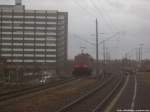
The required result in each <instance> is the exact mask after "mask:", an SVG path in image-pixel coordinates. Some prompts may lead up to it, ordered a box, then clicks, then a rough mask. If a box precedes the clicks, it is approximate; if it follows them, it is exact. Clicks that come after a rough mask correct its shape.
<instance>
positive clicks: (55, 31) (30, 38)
mask: <svg viewBox="0 0 150 112" xmlns="http://www.w3.org/2000/svg"><path fill="white" fill-rule="evenodd" d="M67 35H68V13H67V12H59V11H55V10H26V9H25V6H23V5H22V3H21V0H16V4H15V5H0V58H2V59H5V60H6V62H7V63H8V64H9V65H10V67H13V66H14V65H15V66H16V65H17V66H19V67H22V68H24V67H31V68H32V67H35V66H45V67H48V68H50V67H52V68H57V67H58V66H61V65H63V64H64V63H65V61H66V60H67Z"/></svg>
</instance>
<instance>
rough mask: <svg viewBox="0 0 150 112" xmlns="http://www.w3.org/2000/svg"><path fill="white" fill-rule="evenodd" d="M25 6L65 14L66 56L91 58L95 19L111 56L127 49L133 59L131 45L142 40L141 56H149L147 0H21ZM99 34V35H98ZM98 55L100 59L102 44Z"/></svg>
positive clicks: (6, 1) (4, 1)
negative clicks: (83, 54)
mask: <svg viewBox="0 0 150 112" xmlns="http://www.w3.org/2000/svg"><path fill="white" fill-rule="evenodd" d="M0 3H1V4H14V0H0ZM23 4H24V5H25V6H26V9H39V10H40V9H42V10H59V11H67V12H68V13H69V31H68V32H69V34H68V41H69V42H68V46H69V47H68V49H69V54H68V55H69V58H73V57H74V56H75V55H77V54H78V53H80V52H81V49H80V47H86V49H85V52H87V53H90V54H91V55H92V56H93V57H95V46H93V45H90V44H89V43H87V42H85V41H83V40H81V38H83V39H85V40H87V41H90V42H92V43H95V19H96V18H98V22H99V40H100V41H102V40H103V39H107V38H109V37H110V36H111V35H114V34H116V33H117V32H118V33H117V35H116V36H114V38H112V39H111V40H110V41H107V42H106V47H107V48H108V49H109V51H110V54H111V57H112V58H113V59H116V58H121V57H122V56H124V54H125V52H129V54H130V55H131V56H132V58H135V54H136V51H135V48H138V47H139V44H141V43H143V44H144V46H143V49H144V50H143V54H144V56H143V57H144V58H149V57H150V44H149V42H150V37H149V36H150V22H149V20H150V7H149V6H150V0H23ZM102 33H103V34H102ZM99 48H100V50H99V51H100V58H102V52H103V51H102V45H100V46H99Z"/></svg>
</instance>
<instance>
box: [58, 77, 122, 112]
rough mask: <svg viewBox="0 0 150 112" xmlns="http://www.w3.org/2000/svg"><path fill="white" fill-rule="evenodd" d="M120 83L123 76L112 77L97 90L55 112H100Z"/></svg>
mask: <svg viewBox="0 0 150 112" xmlns="http://www.w3.org/2000/svg"><path fill="white" fill-rule="evenodd" d="M122 81H123V76H121V75H119V76H118V77H116V76H112V77H110V78H108V79H107V80H106V81H104V82H103V83H102V84H101V85H99V86H98V87H97V88H95V89H93V90H91V91H90V92H89V93H87V94H85V95H84V96H82V97H80V98H78V99H76V100H75V101H73V102H71V103H70V104H67V105H66V106H64V107H63V108H61V109H59V110H58V111H56V112H102V110H103V109H104V107H105V106H106V104H107V103H108V101H109V100H110V99H111V98H112V97H113V95H114V94H115V93H116V92H117V90H118V89H119V87H120V86H121V84H122Z"/></svg>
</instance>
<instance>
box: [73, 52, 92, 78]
mask: <svg viewBox="0 0 150 112" xmlns="http://www.w3.org/2000/svg"><path fill="white" fill-rule="evenodd" d="M92 71H93V58H92V57H91V56H90V55H89V54H84V53H82V54H79V55H77V56H75V59H74V65H73V72H72V74H73V75H75V76H87V75H91V74H92Z"/></svg>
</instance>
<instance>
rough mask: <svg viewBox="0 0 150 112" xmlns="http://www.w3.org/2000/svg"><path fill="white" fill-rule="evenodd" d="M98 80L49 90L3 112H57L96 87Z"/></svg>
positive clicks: (8, 107) (17, 103)
mask: <svg viewBox="0 0 150 112" xmlns="http://www.w3.org/2000/svg"><path fill="white" fill-rule="evenodd" d="M97 83H98V81H97V80H96V79H84V80H83V79H80V80H79V81H76V82H74V83H73V82H72V83H70V84H69V85H65V86H63V87H58V88H53V89H49V90H47V91H45V92H41V93H40V94H37V95H35V96H32V97H27V98H25V99H23V100H21V101H18V102H14V104H10V105H8V106H5V107H3V108H2V109H1V111H3V112H55V111H56V110H58V109H59V108H60V107H62V106H64V105H65V104H67V103H69V102H71V101H72V100H74V99H76V98H77V97H79V96H81V95H83V94H84V93H85V92H87V91H89V90H90V89H92V88H94V87H95V84H97Z"/></svg>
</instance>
